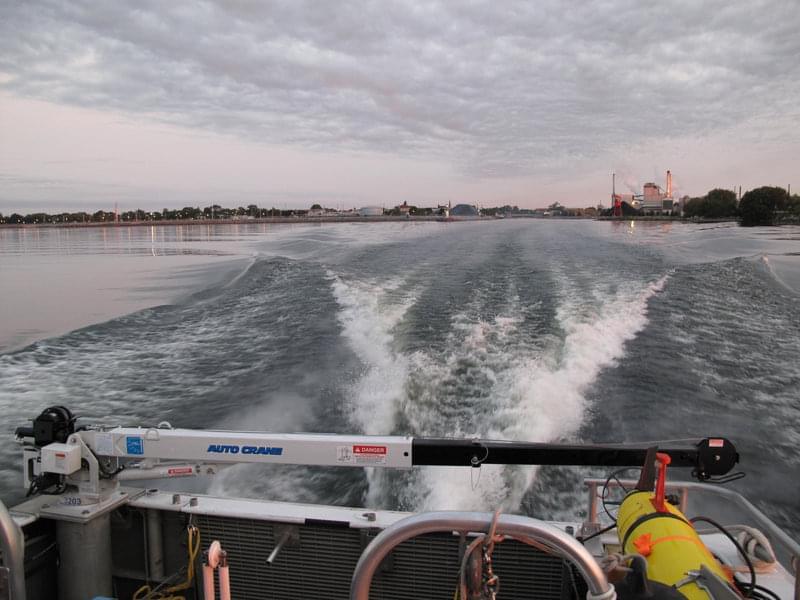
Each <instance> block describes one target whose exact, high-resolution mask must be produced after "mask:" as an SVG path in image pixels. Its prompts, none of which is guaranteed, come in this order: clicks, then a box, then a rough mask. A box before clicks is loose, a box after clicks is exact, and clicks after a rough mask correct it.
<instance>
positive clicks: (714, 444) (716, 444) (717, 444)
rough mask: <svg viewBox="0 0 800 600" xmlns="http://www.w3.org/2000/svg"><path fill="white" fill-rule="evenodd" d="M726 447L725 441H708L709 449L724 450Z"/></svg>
mask: <svg viewBox="0 0 800 600" xmlns="http://www.w3.org/2000/svg"><path fill="white" fill-rule="evenodd" d="M724 446H725V440H720V439H710V440H708V447H709V448H723V447H724Z"/></svg>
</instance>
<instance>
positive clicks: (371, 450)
mask: <svg viewBox="0 0 800 600" xmlns="http://www.w3.org/2000/svg"><path fill="white" fill-rule="evenodd" d="M353 454H386V446H353Z"/></svg>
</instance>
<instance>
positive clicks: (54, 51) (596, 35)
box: [0, 0, 800, 177]
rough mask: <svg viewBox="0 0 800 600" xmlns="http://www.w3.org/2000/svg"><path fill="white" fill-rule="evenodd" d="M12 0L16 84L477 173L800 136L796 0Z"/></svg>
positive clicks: (6, 68)
mask: <svg viewBox="0 0 800 600" xmlns="http://www.w3.org/2000/svg"><path fill="white" fill-rule="evenodd" d="M3 12H4V18H3V20H2V22H0V72H2V77H0V89H4V90H6V91H8V92H10V93H13V94H14V95H17V96H21V97H28V98H36V99H41V100H47V101H51V102H56V103H62V104H68V105H73V106H80V107H90V108H99V109H103V110H110V111H122V112H125V113H130V114H137V115H141V116H144V117H146V118H149V119H153V120H157V121H163V122H166V123H170V124H174V125H180V126H186V127H190V128H199V129H205V130H208V131H213V132H217V133H223V134H227V135H233V136H236V137H239V138H242V139H247V140H251V141H253V140H254V141H259V142H265V143H269V144H288V145H291V146H294V147H297V148H303V149H320V150H324V151H326V152H330V151H337V152H343V153H359V152H369V153H375V152H377V153H387V154H392V155H400V156H403V157H407V158H408V157H415V158H423V159H431V160H437V161H442V162H448V163H450V164H452V165H454V166H455V167H456V168H457V169H459V170H460V171H462V172H463V173H468V174H471V175H477V176H486V177H492V176H509V175H518V174H522V173H527V174H536V173H545V172H552V170H553V169H559V168H560V167H562V166H563V165H565V164H571V163H574V161H576V160H580V159H586V158H593V157H596V156H599V155H602V154H604V153H611V152H614V151H615V150H616V149H618V148H620V147H626V146H632V145H638V144H647V143H658V142H659V140H661V139H663V138H670V137H673V138H679V137H685V136H698V137H702V136H706V135H711V134H713V133H715V132H720V131H725V130H728V129H730V128H734V127H737V126H742V125H747V126H750V127H751V128H752V127H758V129H757V131H758V133H759V134H761V133H763V134H764V135H767V136H772V137H776V138H784V139H785V138H787V137H792V136H793V139H796V137H797V134H798V124H800V113H798V109H797V108H796V106H797V103H796V99H797V97H798V95H800V94H799V92H800V61H798V60H797V57H798V56H800V37H798V36H797V31H798V29H799V28H800V11H798V10H797V5H796V2H793V1H792V0H788V1H784V0H761V1H758V0H754V1H752V2H748V3H729V2H723V1H719V0H716V1H712V2H702V3H700V2H628V1H622V0H607V1H605V2H580V3H570V4H568V5H565V4H563V3H562V2H558V1H555V0H552V1H542V2H536V3H531V2H527V1H520V2H514V1H511V0H509V1H508V2H503V3H502V4H497V3H492V2H389V1H383V0H380V1H377V0H376V1H374V2H345V1H342V2H311V1H309V2H299V1H291V2H289V1H287V2H264V3H261V2H247V1H238V2H230V1H225V2H218V3H217V2H190V3H188V2H187V3H184V2H168V3H164V2H142V3H119V4H112V3H97V2H91V1H88V0H84V1H81V0H76V1H71V2H63V3H62V2H49V1H45V2H38V3H12V4H11V5H7V6H6V7H5V8H4V9H3ZM748 124H749V125H748Z"/></svg>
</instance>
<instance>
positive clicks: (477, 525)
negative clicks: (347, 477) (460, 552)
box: [350, 511, 617, 600]
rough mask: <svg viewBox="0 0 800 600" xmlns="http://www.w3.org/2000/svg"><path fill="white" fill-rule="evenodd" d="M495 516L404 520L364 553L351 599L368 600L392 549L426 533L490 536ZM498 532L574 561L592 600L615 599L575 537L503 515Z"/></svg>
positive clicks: (540, 523) (458, 515) (449, 514)
mask: <svg viewBox="0 0 800 600" xmlns="http://www.w3.org/2000/svg"><path fill="white" fill-rule="evenodd" d="M493 518H494V515H493V514H492V513H481V512H450V511H447V512H430V513H420V514H418V515H412V516H410V517H407V518H405V519H402V520H400V521H398V522H396V523H394V524H392V525H390V526H389V527H387V528H386V529H384V530H383V531H382V532H381V533H379V534H378V535H377V537H375V539H374V540H372V542H371V543H370V545H369V546H367V548H366V550H364V552H363V553H362V554H361V558H359V560H358V564H357V565H356V569H355V571H354V573H353V579H352V583H351V586H350V598H351V600H368V599H369V591H370V586H371V584H372V578H373V576H374V575H375V572H376V571H377V569H378V567H379V566H380V564H381V561H383V559H384V558H386V556H387V555H388V554H389V553H390V552H391V551H392V549H393V548H394V547H395V546H397V545H399V544H401V543H402V542H405V541H406V540H409V539H411V538H414V537H417V536H420V535H424V534H426V533H441V532H459V533H487V532H488V531H489V529H490V527H491V525H492V520H493ZM495 533H496V534H497V535H504V536H508V537H511V538H514V539H517V540H519V541H521V542H526V541H528V540H531V541H533V542H535V543H537V544H539V545H545V546H547V547H548V548H549V549H551V550H552V552H553V553H554V554H558V555H560V556H561V557H563V558H564V559H566V560H567V561H569V562H571V563H572V564H574V565H575V567H576V568H577V569H578V571H579V572H580V574H581V575H582V576H583V578H584V580H585V581H586V584H587V586H588V591H587V593H586V597H587V599H588V600H615V599H616V597H617V594H616V592H615V591H614V586H613V585H611V584H610V583H609V582H608V579H607V578H606V575H605V573H604V572H603V570H602V569H601V568H600V565H598V564H597V562H596V561H595V559H594V558H593V557H592V555H591V554H589V551H588V550H586V548H584V547H583V545H582V544H581V543H580V542H578V541H577V540H576V539H575V538H573V537H572V536H571V535H568V534H567V533H565V532H563V531H561V530H560V529H558V528H556V527H554V526H553V525H549V524H547V523H545V522H543V521H539V520H537V519H531V518H529V517H521V516H517V515H500V516H499V518H498V519H497V523H496V529H495Z"/></svg>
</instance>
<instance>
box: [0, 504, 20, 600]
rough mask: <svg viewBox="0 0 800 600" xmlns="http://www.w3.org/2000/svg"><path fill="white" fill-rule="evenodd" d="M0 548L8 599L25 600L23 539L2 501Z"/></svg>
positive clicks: (0, 508) (0, 509) (0, 510)
mask: <svg viewBox="0 0 800 600" xmlns="http://www.w3.org/2000/svg"><path fill="white" fill-rule="evenodd" d="M0 548H2V550H3V563H4V565H5V566H6V567H7V568H8V579H9V581H8V591H9V599H10V600H25V539H24V538H23V537H22V531H20V529H19V526H18V525H17V524H16V523H15V522H14V519H12V518H11V515H10V514H9V512H8V509H7V508H6V505H5V504H3V502H2V501H0Z"/></svg>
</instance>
